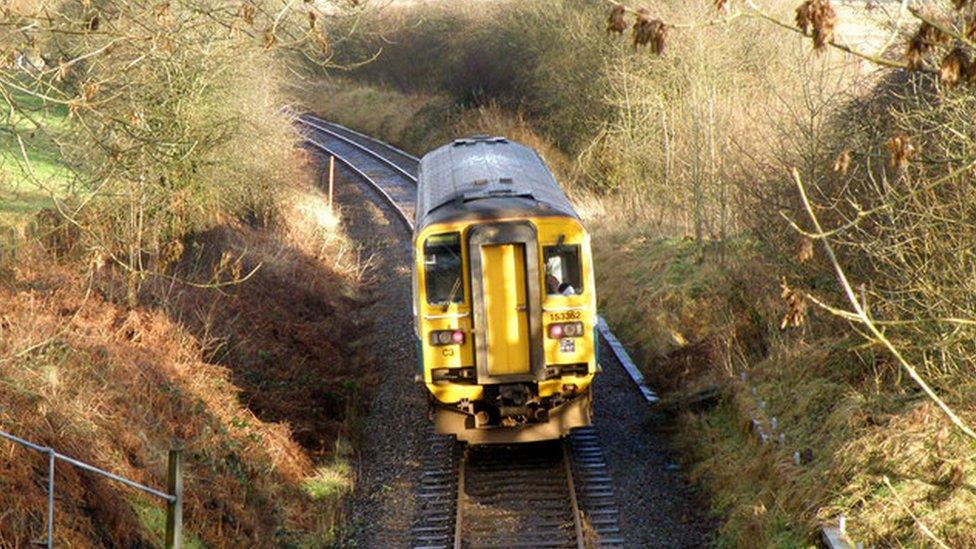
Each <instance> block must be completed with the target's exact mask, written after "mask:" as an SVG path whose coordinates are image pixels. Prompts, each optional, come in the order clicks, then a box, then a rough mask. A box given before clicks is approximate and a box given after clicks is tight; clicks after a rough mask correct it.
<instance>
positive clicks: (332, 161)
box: [329, 155, 335, 210]
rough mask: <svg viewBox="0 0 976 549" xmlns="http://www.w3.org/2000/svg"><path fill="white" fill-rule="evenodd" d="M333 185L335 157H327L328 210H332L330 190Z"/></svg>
mask: <svg viewBox="0 0 976 549" xmlns="http://www.w3.org/2000/svg"><path fill="white" fill-rule="evenodd" d="M334 184H335V156H332V155H329V209H330V210H331V209H332V188H333V185H334Z"/></svg>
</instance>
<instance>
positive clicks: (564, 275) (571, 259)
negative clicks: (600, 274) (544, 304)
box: [542, 244, 583, 295]
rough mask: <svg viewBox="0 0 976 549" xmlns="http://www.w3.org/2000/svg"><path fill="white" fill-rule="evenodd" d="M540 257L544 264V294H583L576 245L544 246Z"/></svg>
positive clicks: (578, 252)
mask: <svg viewBox="0 0 976 549" xmlns="http://www.w3.org/2000/svg"><path fill="white" fill-rule="evenodd" d="M542 257H543V260H544V261H545V263H546V293H547V294H549V295H577V294H581V293H583V274H582V271H583V269H582V266H581V265H580V247H579V246H578V245H565V244H564V245H561V246H544V247H543V248H542Z"/></svg>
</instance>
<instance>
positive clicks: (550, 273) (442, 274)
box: [412, 136, 600, 445]
mask: <svg viewBox="0 0 976 549" xmlns="http://www.w3.org/2000/svg"><path fill="white" fill-rule="evenodd" d="M415 216H416V220H415V223H414V233H413V240H412V245H413V256H414V259H413V269H412V271H413V309H414V310H413V312H414V331H415V334H416V339H417V354H418V362H419V371H418V373H417V375H416V379H417V381H418V382H420V383H422V385H423V387H424V389H425V392H426V395H427V400H428V403H429V410H430V415H431V417H432V419H433V424H434V427H435V430H436V432H437V433H440V434H445V435H454V436H456V437H457V439H458V440H461V441H464V442H467V443H468V444H473V445H478V444H517V443H523V442H533V441H541V440H552V439H558V438H561V437H563V436H565V435H567V434H569V432H570V430H571V429H573V428H576V427H583V426H587V425H590V424H591V421H592V406H593V404H592V401H593V396H592V383H593V379H594V376H595V375H596V374H597V373H598V372H599V371H600V366H599V357H598V352H599V344H598V339H597V333H596V326H597V322H596V321H597V312H596V288H595V284H594V277H593V256H592V254H591V251H590V236H589V234H588V233H587V231H586V230H585V228H584V227H583V224H582V222H581V219H580V216H579V214H577V212H576V211H575V209H574V208H573V206H572V204H571V203H570V201H569V199H568V198H567V196H566V194H565V192H563V190H562V189H561V188H560V186H559V184H558V183H557V181H556V179H555V177H554V176H553V174H552V172H551V171H550V170H549V168H548V167H547V166H546V164H545V162H544V161H543V159H542V158H541V157H540V156H539V154H538V153H537V152H536V151H535V150H533V149H532V148H530V147H527V146H525V145H522V144H520V143H517V142H515V141H511V140H509V139H506V138H503V137H486V136H475V137H469V138H463V139H456V140H454V141H452V142H450V143H448V144H446V145H443V146H441V147H439V148H436V149H434V150H432V151H430V152H428V153H427V154H426V155H424V156H423V158H421V159H420V165H419V168H418V174H417V198H416V208H415Z"/></svg>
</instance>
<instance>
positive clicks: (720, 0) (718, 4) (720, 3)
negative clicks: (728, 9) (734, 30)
mask: <svg viewBox="0 0 976 549" xmlns="http://www.w3.org/2000/svg"><path fill="white" fill-rule="evenodd" d="M728 4H729V0H715V9H717V10H718V11H722V10H724V9H725V6H727V5H728Z"/></svg>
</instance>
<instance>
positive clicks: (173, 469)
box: [166, 449, 183, 549]
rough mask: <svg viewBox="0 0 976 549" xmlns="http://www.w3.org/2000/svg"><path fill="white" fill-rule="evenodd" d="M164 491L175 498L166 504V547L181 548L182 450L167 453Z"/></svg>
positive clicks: (168, 548)
mask: <svg viewBox="0 0 976 549" xmlns="http://www.w3.org/2000/svg"><path fill="white" fill-rule="evenodd" d="M166 491H167V492H169V493H170V494H171V495H173V496H176V499H175V500H173V501H169V502H166V547H167V549H170V548H172V549H180V548H181V547H183V450H177V449H173V450H170V451H169V471H168V473H167V475H166Z"/></svg>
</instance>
